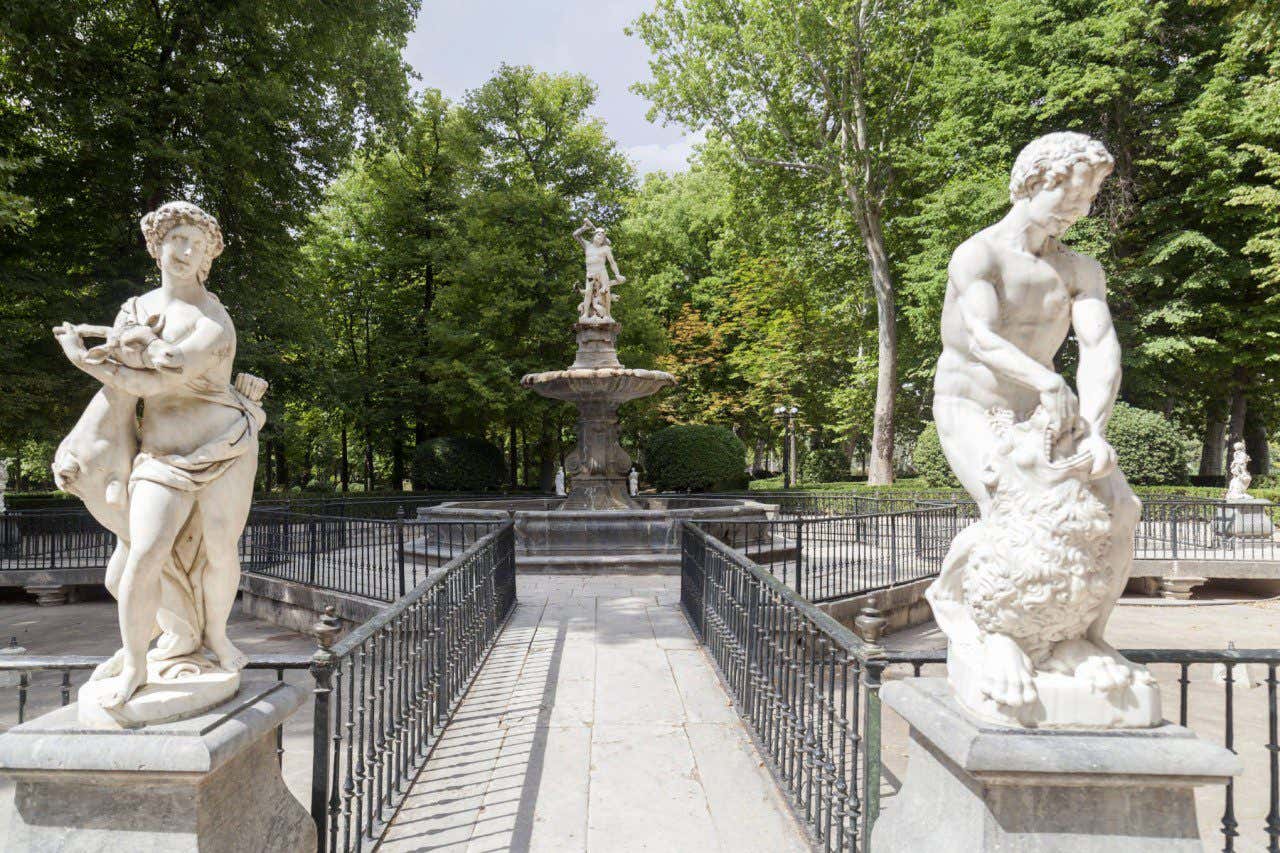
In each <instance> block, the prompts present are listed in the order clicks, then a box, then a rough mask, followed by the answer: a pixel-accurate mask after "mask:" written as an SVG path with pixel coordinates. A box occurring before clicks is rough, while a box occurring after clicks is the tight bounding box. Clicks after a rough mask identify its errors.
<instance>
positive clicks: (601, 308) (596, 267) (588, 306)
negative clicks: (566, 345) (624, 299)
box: [573, 219, 627, 322]
mask: <svg viewBox="0 0 1280 853" xmlns="http://www.w3.org/2000/svg"><path fill="white" fill-rule="evenodd" d="M588 231H591V232H592V235H591V239H590V240H588V239H587V238H586V234H587V232H588ZM573 237H574V239H575V240H577V241H578V243H579V244H581V245H582V249H583V251H584V252H585V253H586V260H587V282H586V287H585V288H584V289H583V291H582V304H580V305H579V306H578V320H579V322H583V321H589V320H602V321H610V322H611V321H612V320H613V314H612V311H613V307H612V305H613V300H614V299H616V298H617V297H616V296H615V295H614V293H613V285H615V284H625V283H626V281H627V277H626V276H624V275H623V274H622V273H621V272H619V271H618V262H617V261H616V260H614V258H613V249H612V248H611V246H610V244H609V238H608V237H606V236H605V233H604V229H603V228H596V227H595V226H594V225H592V224H591V220H590V219H584V220H582V225H581V227H579V228H578V230H577V231H574V232H573ZM606 265H607V266H606ZM608 267H612V268H613V274H614V275H615V276H616V278H615V279H614V280H612V281H610V279H609V270H608Z"/></svg>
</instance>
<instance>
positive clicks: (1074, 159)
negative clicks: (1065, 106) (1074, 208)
mask: <svg viewBox="0 0 1280 853" xmlns="http://www.w3.org/2000/svg"><path fill="white" fill-rule="evenodd" d="M1080 163H1083V164H1085V165H1087V166H1089V167H1091V168H1094V169H1105V170H1106V174H1110V173H1111V170H1112V169H1114V168H1115V165H1116V161H1115V158H1114V157H1112V156H1111V153H1110V152H1109V151H1107V149H1106V146H1104V145H1103V144H1102V143H1101V142H1099V141H1098V140H1096V139H1094V138H1093V137H1091V136H1086V135H1084V134H1083V133H1073V132H1070V131H1064V132H1061V133H1049V134H1046V135H1044V136H1042V137H1040V138H1039V139H1034V140H1032V141H1031V142H1030V143H1028V144H1027V147H1025V148H1023V149H1022V151H1021V152H1020V153H1019V154H1018V159H1017V160H1015V161H1014V164H1013V174H1011V175H1010V176H1009V200H1010V201H1017V200H1018V199H1020V198H1031V196H1033V195H1035V194H1036V193H1037V192H1039V191H1040V190H1042V189H1053V188H1054V187H1056V186H1057V185H1058V182H1059V181H1061V180H1062V179H1063V178H1065V177H1066V176H1067V175H1069V174H1070V173H1071V170H1072V169H1073V168H1074V167H1075V166H1076V165H1077V164H1080Z"/></svg>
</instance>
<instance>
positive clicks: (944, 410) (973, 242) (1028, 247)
mask: <svg viewBox="0 0 1280 853" xmlns="http://www.w3.org/2000/svg"><path fill="white" fill-rule="evenodd" d="M1113 165H1114V161H1113V160H1112V158H1111V155H1110V154H1108V153H1107V151H1106V149H1105V148H1104V147H1103V146H1102V144H1101V143H1099V142H1097V141H1095V140H1093V139H1090V138H1089V137H1087V136H1084V135H1082V134H1078V133H1054V134H1049V135H1048V136H1045V137H1042V138H1040V139H1037V140H1035V141H1034V142H1032V143H1031V144H1030V145H1028V146H1027V147H1026V148H1025V149H1023V151H1022V153H1021V154H1019V155H1018V159H1017V162H1016V164H1015V165H1014V169H1013V175H1012V179H1011V181H1010V197H1011V199H1012V201H1013V207H1012V208H1011V209H1010V211H1009V213H1008V214H1007V215H1006V216H1005V217H1004V218H1003V219H1002V220H1000V221H999V222H997V223H996V224H995V225H992V226H991V227H989V228H986V229H984V230H983V231H980V232H978V233H977V234H975V235H974V236H973V237H971V238H969V239H968V240H966V241H965V242H964V243H962V244H961V245H960V246H959V247H958V248H957V249H956V251H955V253H954V254H953V255H952V257H951V263H950V265H949V266H948V279H947V292H946V300H945V303H944V305H943V309H942V355H941V356H940V357H939V359H938V367H937V376H936V379H935V384H934V401H933V414H934V420H935V422H936V424H937V427H938V437H939V438H940V439H941V443H942V449H943V452H944V453H945V454H946V457H947V461H948V462H949V463H950V464H951V468H952V470H953V471H954V472H955V474H956V476H957V478H958V479H959V480H960V483H961V484H962V485H963V486H964V488H965V490H966V491H968V492H969V494H970V495H972V496H973V499H974V500H975V501H976V502H977V504H978V507H979V509H980V510H981V512H982V514H983V515H984V516H985V515H986V514H987V510H988V509H989V507H990V503H991V495H990V493H989V492H988V490H987V486H986V485H985V483H984V471H983V468H984V465H985V462H986V460H987V458H988V455H989V454H990V452H991V449H992V448H993V447H994V445H995V440H996V439H995V435H994V433H993V430H992V427H991V424H990V420H989V418H988V415H987V411H988V410H989V409H991V408H993V407H999V408H1003V409H1008V410H1011V411H1012V412H1013V413H1014V419H1015V420H1016V421H1021V420H1025V419H1026V418H1028V417H1029V416H1030V415H1031V413H1032V412H1033V411H1034V410H1035V408H1036V407H1037V406H1042V407H1044V409H1045V410H1046V411H1047V412H1048V413H1049V415H1050V421H1051V423H1052V424H1053V426H1054V428H1055V429H1057V430H1066V431H1071V432H1072V433H1073V434H1074V435H1076V436H1079V437H1080V443H1079V448H1080V450H1082V451H1085V450H1087V451H1089V452H1091V453H1092V457H1093V466H1092V470H1091V471H1090V480H1091V483H1090V490H1091V491H1092V492H1093V493H1094V494H1095V495H1096V496H1097V497H1098V498H1099V499H1100V500H1101V501H1102V502H1103V504H1104V505H1106V507H1107V508H1108V510H1109V511H1110V513H1111V518H1112V531H1111V536H1110V539H1109V542H1108V546H1107V554H1106V558H1105V559H1106V560H1107V561H1108V562H1109V563H1110V564H1111V565H1112V566H1113V568H1114V570H1115V580H1114V586H1115V588H1114V589H1113V590H1112V592H1114V595H1112V596H1111V598H1110V600H1111V602H1112V604H1109V605H1107V606H1106V607H1104V608H1103V610H1102V612H1101V614H1100V615H1099V616H1098V618H1097V619H1096V621H1094V622H1093V623H1092V625H1091V627H1090V628H1089V630H1088V632H1087V634H1086V640H1087V643H1088V646H1087V647H1086V648H1087V650H1088V651H1087V654H1088V655H1089V656H1090V664H1091V665H1090V666H1087V667H1085V670H1084V671H1088V672H1090V673H1092V674H1093V675H1092V676H1091V677H1092V678H1093V681H1094V686H1095V687H1097V688H1098V689H1102V690H1108V689H1112V688H1114V687H1120V686H1123V685H1125V684H1128V683H1130V681H1131V680H1132V679H1134V678H1148V677H1149V676H1148V675H1146V673H1145V670H1142V669H1141V668H1138V667H1134V666H1133V665H1132V664H1130V663H1129V662H1128V661H1127V660H1125V659H1124V658H1123V657H1122V656H1120V654H1119V653H1118V652H1116V651H1115V649H1114V648H1112V647H1111V646H1110V645H1108V644H1107V643H1106V641H1105V640H1104V639H1103V632H1104V630H1105V627H1106V622H1107V619H1108V618H1109V617H1110V613H1111V610H1112V608H1113V606H1114V599H1115V598H1117V597H1119V595H1120V593H1121V592H1122V591H1123V589H1124V585H1125V582H1126V581H1127V580H1128V577H1129V571H1130V569H1131V565H1132V560H1133V534H1134V529H1135V527H1136V526H1137V523H1138V519H1139V516H1140V513H1141V509H1142V504H1141V503H1140V502H1139V500H1138V498H1137V497H1136V496H1135V495H1134V493H1133V490H1132V489H1130V488H1129V484H1128V483H1127V482H1126V481H1125V478H1124V475H1123V474H1122V473H1121V472H1120V471H1119V469H1118V468H1116V455H1115V451H1114V450H1113V449H1112V448H1111V446H1110V445H1109V444H1108V443H1107V440H1106V438H1105V434H1106V425H1107V421H1108V419H1109V418H1110V417H1111V410H1112V407H1113V405H1114V404H1115V398H1116V393H1117V391H1118V390H1119V387H1120V345H1119V342H1118V341H1117V339H1116V333H1115V329H1114V327H1113V326H1112V322H1111V314H1110V312H1109V310H1108V309H1107V302H1106V280H1105V276H1104V274H1103V271H1102V267H1101V266H1100V265H1099V264H1098V262H1097V261H1096V260H1094V259H1093V258H1090V257H1087V256H1085V255H1081V254H1077V253H1076V252H1074V251H1072V250H1071V249H1069V248H1067V247H1066V246H1064V245H1063V244H1062V243H1061V242H1059V238H1060V237H1061V235H1062V234H1063V232H1065V231H1066V230H1067V229H1068V228H1070V227H1071V225H1072V224H1073V223H1074V222H1075V221H1076V220H1078V219H1079V218H1081V217H1082V216H1085V215H1086V214H1087V213H1088V212H1089V207H1090V206H1091V204H1092V203H1093V199H1094V197H1095V196H1096V195H1097V193H1098V189H1099V187H1100V186H1101V184H1102V182H1103V180H1105V179H1106V177H1107V176H1108V175H1109V174H1110V173H1111V170H1112V168H1113ZM1072 330H1074V332H1075V336H1076V340H1077V341H1078V343H1079V347H1080V359H1079V368H1078V370H1077V385H1078V387H1079V397H1078V398H1077V396H1076V394H1075V393H1073V392H1072V390H1071V388H1070V387H1069V386H1068V385H1067V384H1066V382H1065V381H1064V380H1063V378H1062V377H1061V376H1059V375H1058V374H1057V373H1056V372H1055V371H1054V369H1053V357H1054V355H1055V354H1056V353H1057V351H1058V348H1059V347H1060V346H1061V345H1062V343H1063V341H1064V340H1065V339H1066V336H1067V333H1068V332H1069V331H1072ZM958 574H959V573H958V572H953V573H952V575H958ZM960 584H961V578H959V577H958V576H948V573H947V572H946V571H944V573H943V575H942V576H941V577H939V580H938V592H939V594H938V596H937V598H938V599H939V602H938V604H936V605H935V608H934V610H935V616H936V618H937V621H938V623H939V625H940V626H941V627H943V629H944V630H945V631H946V632H947V634H948V636H956V635H957V634H955V633H953V631H952V630H947V629H948V627H949V626H950V627H955V626H957V625H958V624H959V622H960V620H962V619H966V618H967V616H965V615H964V614H963V612H962V611H963V607H962V605H961V604H960V602H961V601H962V595H961V594H960ZM961 630H963V627H962V628H961ZM983 658H984V659H983V672H984V680H983V691H984V692H985V693H986V694H987V695H989V696H990V697H991V698H992V699H994V700H995V701H997V702H1001V703H1003V704H1008V705H1013V706H1018V705H1021V704H1024V703H1026V702H1029V701H1032V700H1033V699H1034V697H1035V690H1034V686H1033V682H1032V674H1033V669H1032V666H1031V662H1030V661H1029V660H1028V658H1027V656H1026V655H1025V654H1024V653H1023V651H1022V650H1021V649H1020V648H1019V647H1018V645H1017V643H1016V642H1014V641H1013V640H1012V639H1011V638H1009V637H1006V636H1002V635H995V634H992V635H988V636H987V637H986V638H985V639H984V655H983Z"/></svg>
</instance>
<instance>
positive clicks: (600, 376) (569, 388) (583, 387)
mask: <svg viewBox="0 0 1280 853" xmlns="http://www.w3.org/2000/svg"><path fill="white" fill-rule="evenodd" d="M675 384H676V378H675V377H674V376H672V375H671V374H670V373H666V372H664V371H661V370H644V369H643V368H635V367H591V368H574V367H571V368H569V369H568V370H548V371H546V372H543V373H530V374H527V375H526V376H525V377H524V378H522V379H521V380H520V385H521V387H523V388H530V389H532V390H534V391H536V392H538V393H539V394H541V395H542V396H544V397H551V398H553V399H556V400H566V401H568V402H571V403H579V402H586V401H600V402H606V401H607V402H610V403H615V404H617V403H625V402H626V401H628V400H638V399H640V398H641V397H648V396H651V395H653V394H656V393H657V392H658V391H661V390H662V389H663V388H666V387H668V386H670V385H675Z"/></svg>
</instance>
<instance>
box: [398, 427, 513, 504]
mask: <svg viewBox="0 0 1280 853" xmlns="http://www.w3.org/2000/svg"><path fill="white" fill-rule="evenodd" d="M505 468H506V465H505V461H504V459H503V455H502V451H501V450H500V449H499V448H497V447H495V446H494V445H492V444H490V443H489V442H487V441H485V440H484V439H483V438H475V437H474V436H470V435H445V436H440V437H439V438H433V439H431V440H430V441H427V442H424V443H422V444H419V445H418V446H417V448H416V449H415V450H414V452H413V478H414V479H415V480H417V481H419V482H422V483H425V484H426V486H427V488H428V489H434V490H437V491H445V492H487V491H490V490H492V489H497V488H500V487H501V486H502V484H503V482H504V481H505V479H506V470H505Z"/></svg>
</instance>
